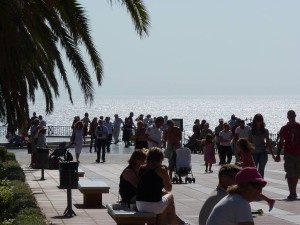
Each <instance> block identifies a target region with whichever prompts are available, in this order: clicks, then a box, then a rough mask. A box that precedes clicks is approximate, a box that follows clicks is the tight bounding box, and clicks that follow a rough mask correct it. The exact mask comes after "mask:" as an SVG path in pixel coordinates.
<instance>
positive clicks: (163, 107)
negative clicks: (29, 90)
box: [30, 95, 300, 134]
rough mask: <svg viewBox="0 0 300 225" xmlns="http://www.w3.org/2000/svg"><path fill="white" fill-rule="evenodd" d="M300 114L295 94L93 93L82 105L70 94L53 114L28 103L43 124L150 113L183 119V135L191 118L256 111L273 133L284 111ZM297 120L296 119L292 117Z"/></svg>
mask: <svg viewBox="0 0 300 225" xmlns="http://www.w3.org/2000/svg"><path fill="white" fill-rule="evenodd" d="M290 109H293V110H295V112H296V114H297V113H300V98H299V96H296V95H289V96H282V95H265V96H262V95H259V96H258V95H257V96H256V95H238V96H237V95H234V96H233V95H222V96H219V95H207V96H203V95H201V96H200V95H199V96H196V95H186V96H179V95H178V96H177V95H171V96H166V95H151V96H150V95H144V96H132V95H128V96H126V95H123V96H103V95H102V96H98V95H97V96H95V99H94V102H93V104H92V105H89V104H87V105H86V104H84V99H83V97H81V98H80V97H77V98H75V97H74V104H73V105H72V104H71V103H70V101H69V100H68V99H67V98H59V99H55V100H54V111H53V113H51V114H49V115H46V114H45V103H44V101H43V99H37V100H36V102H35V104H31V105H30V113H31V114H30V115H32V112H36V113H37V114H38V115H42V116H43V117H44V118H45V120H46V121H47V125H52V126H68V125H71V124H72V121H73V118H74V116H77V115H78V116H80V117H81V118H82V117H83V116H84V113H85V112H88V113H89V115H90V116H89V117H90V119H92V118H93V117H98V118H99V116H104V117H106V116H109V117H111V120H113V119H114V117H113V115H114V114H119V117H120V118H122V119H124V118H125V117H127V116H128V115H129V112H134V118H136V117H138V116H139V115H140V114H143V115H147V114H150V115H151V116H152V118H153V117H157V116H165V115H167V116H168V117H169V119H172V118H177V119H183V128H184V130H185V132H186V133H187V134H189V133H192V126H193V124H194V121H195V119H200V120H204V119H205V120H206V121H207V122H208V123H209V124H210V128H211V129H212V130H214V127H215V126H217V125H218V120H219V118H223V119H224V120H225V121H228V120H230V117H231V115H232V114H235V116H236V117H238V118H241V119H250V118H253V117H254V115H255V114H256V113H261V114H262V115H263V116H264V119H265V123H266V128H267V129H269V131H270V133H277V132H278V131H279V129H280V127H281V126H283V125H284V124H286V123H287V118H286V113H287V111H288V110H290ZM296 119H297V118H296Z"/></svg>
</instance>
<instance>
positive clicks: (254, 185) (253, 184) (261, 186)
mask: <svg viewBox="0 0 300 225" xmlns="http://www.w3.org/2000/svg"><path fill="white" fill-rule="evenodd" d="M249 184H250V185H251V186H252V187H254V188H255V189H257V190H261V189H262V188H263V187H264V186H263V185H262V184H261V183H258V182H249Z"/></svg>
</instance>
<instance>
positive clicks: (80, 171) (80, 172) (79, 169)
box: [77, 167, 85, 177]
mask: <svg viewBox="0 0 300 225" xmlns="http://www.w3.org/2000/svg"><path fill="white" fill-rule="evenodd" d="M77 173H78V177H84V174H85V172H84V171H83V170H82V169H81V168H80V167H78V172H77Z"/></svg>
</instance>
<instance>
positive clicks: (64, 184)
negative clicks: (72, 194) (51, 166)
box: [59, 162, 78, 189]
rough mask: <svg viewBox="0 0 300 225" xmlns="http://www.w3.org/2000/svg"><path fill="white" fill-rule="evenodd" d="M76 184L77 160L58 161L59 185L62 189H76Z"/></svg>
mask: <svg viewBox="0 0 300 225" xmlns="http://www.w3.org/2000/svg"><path fill="white" fill-rule="evenodd" d="M69 182H70V184H69ZM69 185H70V186H69ZM77 185H78V162H60V163H59V187H60V188H64V189H68V188H72V189H77Z"/></svg>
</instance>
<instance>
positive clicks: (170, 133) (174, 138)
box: [162, 120, 182, 180]
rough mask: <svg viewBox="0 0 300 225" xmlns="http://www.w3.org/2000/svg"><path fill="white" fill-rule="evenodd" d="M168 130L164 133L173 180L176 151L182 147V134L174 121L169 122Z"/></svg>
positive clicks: (170, 174) (170, 173)
mask: <svg viewBox="0 0 300 225" xmlns="http://www.w3.org/2000/svg"><path fill="white" fill-rule="evenodd" d="M167 125H168V128H167V129H166V130H165V131H164V133H163V138H162V139H163V141H164V142H166V143H167V145H166V146H167V149H168V151H170V152H171V153H170V155H169V157H168V161H169V176H170V179H171V180H172V174H173V171H174V168H175V165H176V149H178V148H180V147H181V139H182V132H181V129H180V128H179V127H177V126H175V123H174V121H173V120H168V121H167Z"/></svg>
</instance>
